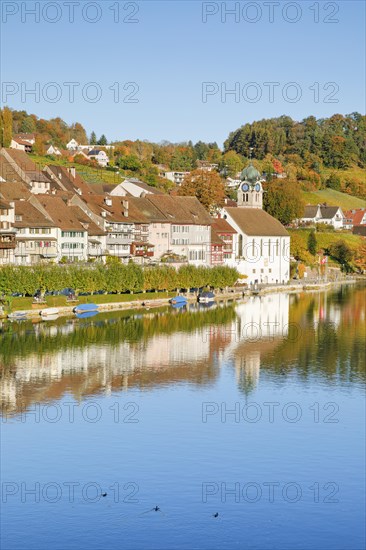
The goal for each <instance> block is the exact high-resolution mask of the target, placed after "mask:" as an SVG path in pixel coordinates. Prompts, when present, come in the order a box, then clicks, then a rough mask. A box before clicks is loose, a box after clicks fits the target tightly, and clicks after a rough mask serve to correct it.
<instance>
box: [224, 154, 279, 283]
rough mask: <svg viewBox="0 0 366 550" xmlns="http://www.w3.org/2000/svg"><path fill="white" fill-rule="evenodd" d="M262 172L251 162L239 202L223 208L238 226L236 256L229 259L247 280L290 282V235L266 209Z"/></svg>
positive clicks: (236, 227) (243, 173)
mask: <svg viewBox="0 0 366 550" xmlns="http://www.w3.org/2000/svg"><path fill="white" fill-rule="evenodd" d="M262 201H263V187H262V183H261V175H260V173H259V172H258V171H257V170H256V169H255V168H254V166H252V165H251V164H250V165H249V166H248V167H247V168H245V169H244V170H243V172H242V175H241V184H240V187H239V189H238V206H237V207H228V206H225V207H224V208H223V209H222V214H223V217H224V218H225V219H226V220H227V221H228V223H229V224H230V225H231V226H232V227H233V228H234V229H235V230H236V234H235V235H234V239H235V240H234V250H235V259H234V260H233V259H228V260H226V261H225V263H226V264H227V265H231V266H232V267H236V268H237V269H238V271H239V272H240V273H241V274H243V275H246V276H247V278H246V280H245V281H246V282H247V283H249V284H250V283H286V282H287V281H288V280H289V278H290V236H289V234H288V232H287V231H286V229H285V228H284V227H283V225H282V224H281V223H280V222H279V221H278V220H276V219H275V218H273V217H272V216H270V215H269V214H267V212H264V210H262Z"/></svg>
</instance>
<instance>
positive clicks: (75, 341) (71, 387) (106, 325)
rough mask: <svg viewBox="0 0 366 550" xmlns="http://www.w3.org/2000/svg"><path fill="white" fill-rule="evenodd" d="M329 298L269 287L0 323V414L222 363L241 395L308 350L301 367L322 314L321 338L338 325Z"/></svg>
mask: <svg viewBox="0 0 366 550" xmlns="http://www.w3.org/2000/svg"><path fill="white" fill-rule="evenodd" d="M333 298H334V296H333ZM333 298H332V297H329V295H325V294H322V295H302V296H297V295H291V294H281V293H279V294H272V295H267V296H262V297H250V298H247V299H246V300H245V301H243V302H238V303H229V304H228V303H226V304H224V303H220V304H218V305H215V306H213V307H212V308H202V307H199V306H198V305H196V304H195V305H191V306H190V307H189V308H188V310H181V311H179V310H170V309H168V308H162V309H160V310H154V311H152V312H147V313H142V312H141V313H139V312H133V313H132V312H118V313H116V312H114V313H108V314H99V315H97V316H96V317H94V318H92V319H87V320H77V319H70V318H63V319H59V320H57V321H56V322H54V323H52V324H51V323H50V324H47V323H42V322H37V323H31V322H25V323H19V324H17V323H14V324H11V323H8V322H6V323H3V325H2V327H1V332H0V374H1V379H0V394H1V403H2V410H3V413H4V414H17V413H19V412H20V411H21V410H24V409H27V408H29V407H30V406H31V405H32V404H34V403H40V402H52V401H55V400H59V399H61V398H62V397H63V396H65V395H66V394H69V396H70V395H71V396H72V397H73V398H74V399H75V400H76V401H82V400H84V399H90V397H91V396H93V395H98V394H104V395H108V394H111V393H113V392H118V391H121V390H122V391H123V390H128V389H131V388H132V389H133V388H136V389H138V388H140V389H144V388H145V389H153V388H154V387H161V386H164V385H165V386H167V385H171V384H182V383H183V384H190V385H192V386H205V385H212V384H214V382H215V380H216V379H217V377H218V376H219V375H220V371H221V369H222V368H227V369H234V370H235V375H236V379H237V383H238V385H239V388H240V389H241V390H242V391H243V392H244V393H248V392H250V391H252V390H253V389H254V388H255V387H256V385H257V384H258V382H259V377H260V369H261V368H263V367H265V368H266V369H267V368H271V369H272V368H273V369H274V370H276V369H281V372H283V370H284V369H286V368H290V365H293V364H294V362H296V359H297V358H299V357H300V358H301V357H302V350H303V349H308V348H309V351H308V352H307V353H308V360H307V363H306V364H304V365H302V364H301V362H300V363H299V364H300V367H301V368H303V369H304V372H305V370H306V369H307V368H308V367H309V365H310V364H311V349H312V348H314V346H316V345H317V338H319V337H321V336H322V334H323V330H324V326H325V324H326V322H327V319H328V318H334V319H335V323H334V325H332V327H331V329H332V330H331V331H330V332H329V331H327V333H326V337H327V338H328V337H329V338H333V336H334V334H333V333H334V331H336V332H337V333H338V332H339V333H341V332H342V326H343V320H344V314H345V313H347V308H346V309H344V303H343V302H344V300H343V299H342V300H337V298H336V299H333ZM352 308H353V305H352ZM352 311H353V315H354V309H352ZM363 315H364V313H363ZM345 319H346V322H347V319H348V318H347V316H346V318H345ZM348 320H349V321H350V322H352V321H353V318H352V319H348ZM363 326H364V317H363ZM291 327H292V328H291ZM293 327H295V328H296V330H297V331H298V333H297V335H296V332H295V334H294V333H293ZM291 332H292V334H291ZM294 336H295V337H294ZM314 353H315V354H316V351H314ZM309 354H310V355H309ZM356 359H357V357H356ZM325 367H326V368H327V369H329V374H330V375H332V374H333V372H334V369H335V368H336V366H335V365H333V364H332V363H331V362H328V363H327V365H325ZM356 367H357V361H356ZM337 368H338V367H337Z"/></svg>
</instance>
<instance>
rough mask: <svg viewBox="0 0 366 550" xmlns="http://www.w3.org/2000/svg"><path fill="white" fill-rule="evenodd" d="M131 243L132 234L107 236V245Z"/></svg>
mask: <svg viewBox="0 0 366 550" xmlns="http://www.w3.org/2000/svg"><path fill="white" fill-rule="evenodd" d="M131 243H132V235H126V236H120V237H111V236H110V235H108V236H107V246H113V245H121V244H122V245H124V244H125V245H130V244H131Z"/></svg>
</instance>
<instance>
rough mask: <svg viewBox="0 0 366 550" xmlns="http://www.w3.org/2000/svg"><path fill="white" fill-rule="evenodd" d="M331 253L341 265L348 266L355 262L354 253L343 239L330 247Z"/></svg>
mask: <svg viewBox="0 0 366 550" xmlns="http://www.w3.org/2000/svg"><path fill="white" fill-rule="evenodd" d="M329 252H330V254H331V255H332V256H333V258H335V259H336V260H337V261H338V262H339V263H340V264H342V265H345V266H348V264H349V263H350V262H351V261H352V260H353V257H354V251H353V250H352V248H350V247H349V246H348V244H347V243H346V242H345V241H342V240H341V239H340V240H339V241H336V242H335V243H333V244H332V245H331V246H330V247H329Z"/></svg>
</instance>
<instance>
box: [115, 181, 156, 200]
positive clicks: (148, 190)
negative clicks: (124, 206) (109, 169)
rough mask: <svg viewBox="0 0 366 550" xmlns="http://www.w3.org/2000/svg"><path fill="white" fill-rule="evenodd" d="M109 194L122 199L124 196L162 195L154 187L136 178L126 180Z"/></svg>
mask: <svg viewBox="0 0 366 550" xmlns="http://www.w3.org/2000/svg"><path fill="white" fill-rule="evenodd" d="M110 194H111V195H112V196H117V197H124V196H126V195H131V196H132V197H141V196H144V195H151V194H153V195H162V194H163V193H162V192H161V191H159V190H158V189H156V187H151V185H148V184H147V183H144V182H142V181H140V180H139V179H137V178H128V179H125V180H124V181H122V182H121V183H120V184H118V185H116V187H115V188H114V189H112V191H111V193H110Z"/></svg>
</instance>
